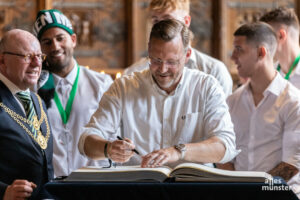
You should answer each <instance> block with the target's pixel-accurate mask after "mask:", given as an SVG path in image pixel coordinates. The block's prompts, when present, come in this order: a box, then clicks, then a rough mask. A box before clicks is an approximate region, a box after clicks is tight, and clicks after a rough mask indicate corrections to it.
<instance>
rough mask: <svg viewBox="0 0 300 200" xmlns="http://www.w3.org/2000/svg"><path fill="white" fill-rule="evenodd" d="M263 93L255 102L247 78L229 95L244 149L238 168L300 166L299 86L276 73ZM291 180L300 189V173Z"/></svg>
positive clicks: (235, 123)
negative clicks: (256, 102) (287, 164)
mask: <svg viewBox="0 0 300 200" xmlns="http://www.w3.org/2000/svg"><path fill="white" fill-rule="evenodd" d="M263 95H264V97H263V99H262V100H261V101H260V103H259V104H258V105H257V106H255V105H254V101H253V96H252V93H251V91H250V88H249V82H248V83H247V84H245V85H243V86H241V87H240V88H238V89H237V90H236V91H235V92H234V93H233V94H232V95H231V96H229V97H228V99H227V102H228V106H229V109H230V114H231V118H232V122H233V124H234V131H235V133H236V144H237V148H238V149H241V150H242V152H241V153H240V154H239V155H237V157H236V158H235V160H234V165H235V169H236V170H249V171H265V172H267V171H269V170H271V169H273V168H274V167H275V166H276V165H277V164H279V163H280V162H282V161H283V162H286V163H289V164H291V165H293V166H295V167H297V168H298V169H300V90H298V89H297V88H295V87H294V86H293V85H292V84H290V83H289V82H288V81H286V80H285V79H283V78H282V77H281V76H280V74H279V73H277V75H276V77H275V78H274V80H273V81H272V82H271V84H270V85H269V86H268V88H267V89H266V90H265V91H264V93H263ZM288 184H290V185H291V186H292V187H294V191H295V193H299V192H300V187H299V184H300V180H299V173H298V174H297V175H295V176H294V177H293V178H292V179H291V180H290V181H289V182H288Z"/></svg>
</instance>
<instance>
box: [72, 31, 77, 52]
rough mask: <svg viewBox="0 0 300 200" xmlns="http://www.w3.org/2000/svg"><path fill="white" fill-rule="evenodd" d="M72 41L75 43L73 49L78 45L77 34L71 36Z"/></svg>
mask: <svg viewBox="0 0 300 200" xmlns="http://www.w3.org/2000/svg"><path fill="white" fill-rule="evenodd" d="M71 40H72V42H73V48H75V47H76V44H77V35H76V34H75V33H73V34H72V35H71Z"/></svg>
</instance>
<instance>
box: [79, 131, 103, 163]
mask: <svg viewBox="0 0 300 200" xmlns="http://www.w3.org/2000/svg"><path fill="white" fill-rule="evenodd" d="M107 142H108V141H106V140H104V139H103V138H101V137H100V136H98V135H89V136H87V137H86V139H85V142H84V153H85V154H86V155H87V156H88V157H89V158H91V159H94V160H101V159H105V156H104V146H105V144H106V143H107Z"/></svg>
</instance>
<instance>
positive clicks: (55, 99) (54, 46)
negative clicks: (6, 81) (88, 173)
mask: <svg viewBox="0 0 300 200" xmlns="http://www.w3.org/2000/svg"><path fill="white" fill-rule="evenodd" d="M34 32H35V34H36V36H37V38H38V39H39V40H40V43H41V47H42V51H43V53H45V54H46V55H47V58H46V60H45V62H44V63H43V68H44V69H45V70H46V71H44V74H43V75H42V78H41V79H40V83H39V87H40V89H39V94H40V95H41V97H42V98H44V100H45V102H46V104H47V105H48V113H49V119H50V122H51V127H52V130H53V138H54V140H53V142H54V148H53V152H54V155H53V165H54V174H55V176H68V175H69V174H70V173H71V172H72V171H73V170H75V169H77V168H80V167H83V166H86V165H98V164H99V163H95V162H94V161H92V160H89V159H87V158H85V157H83V156H82V155H80V153H79V152H78V149H77V143H78V140H79V137H80V133H81V128H82V127H83V126H84V125H86V124H87V122H88V120H89V119H90V117H91V115H92V114H93V113H94V112H95V110H96V109H97V107H98V104H99V101H100V99H101V97H102V95H103V93H104V92H105V91H106V90H107V88H108V87H109V86H110V84H111V83H112V79H111V77H110V76H109V75H105V74H100V73H97V72H95V71H92V70H89V69H87V68H85V67H82V66H80V65H79V64H78V63H77V62H76V60H75V59H74V58H73V53H74V48H75V47H76V44H77V36H76V34H75V33H74V32H73V29H72V25H71V23H70V21H69V19H68V18H67V17H66V16H65V15H63V14H62V13H61V12H60V11H58V10H42V11H40V12H39V13H38V15H37V19H36V22H35V24H34Z"/></svg>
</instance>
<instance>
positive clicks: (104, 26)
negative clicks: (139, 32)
mask: <svg viewBox="0 0 300 200" xmlns="http://www.w3.org/2000/svg"><path fill="white" fill-rule="evenodd" d="M124 4H125V2H124V1H123V0H114V1H107V0H85V1H76V0H60V1H53V7H54V8H56V9H59V10H61V11H62V12H63V13H64V14H65V15H66V16H68V18H69V19H71V21H72V24H73V27H74V30H75V32H76V34H77V38H78V45H77V47H76V49H75V57H76V58H77V60H78V62H79V63H80V64H82V65H87V66H89V67H90V68H91V69H94V70H97V71H101V70H103V69H107V68H112V69H115V68H124V67H125V40H126V31H125V29H126V24H125V8H124V7H125V5H124Z"/></svg>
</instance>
